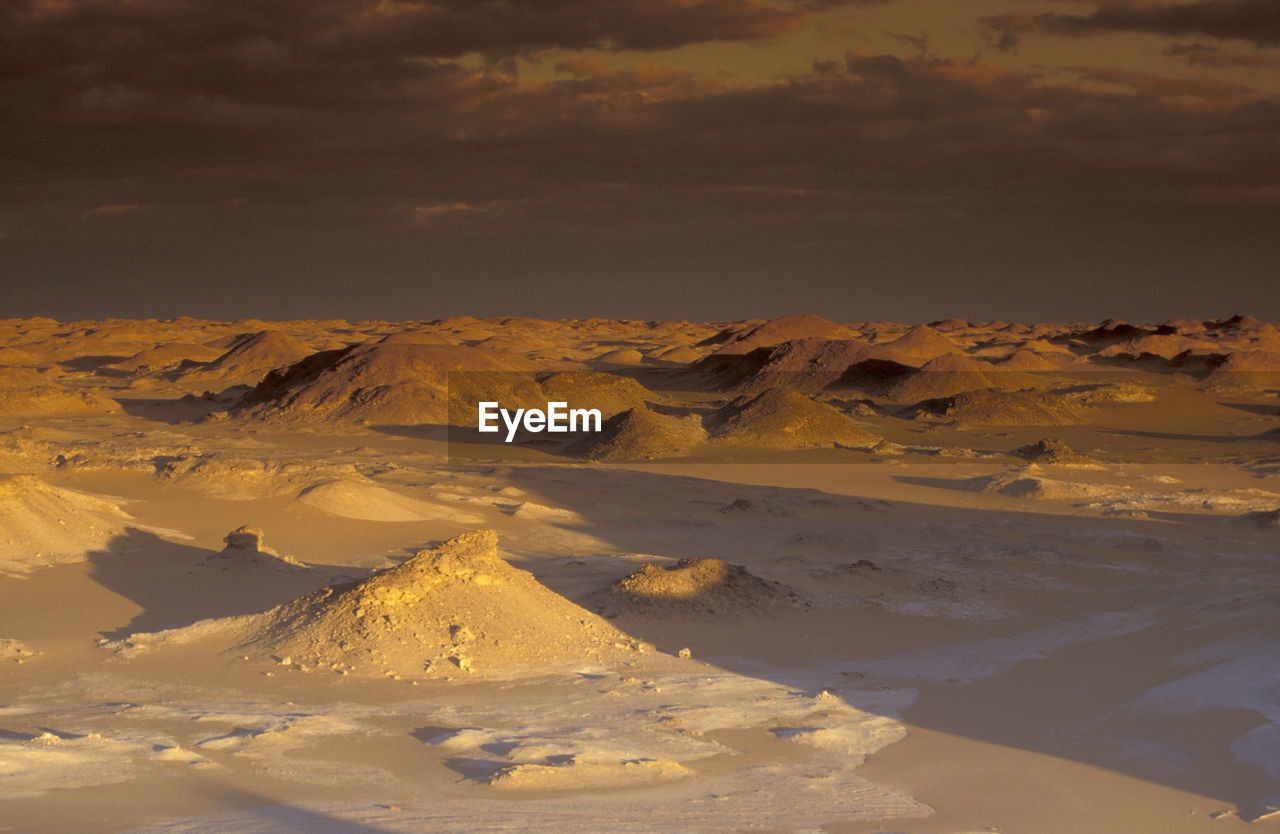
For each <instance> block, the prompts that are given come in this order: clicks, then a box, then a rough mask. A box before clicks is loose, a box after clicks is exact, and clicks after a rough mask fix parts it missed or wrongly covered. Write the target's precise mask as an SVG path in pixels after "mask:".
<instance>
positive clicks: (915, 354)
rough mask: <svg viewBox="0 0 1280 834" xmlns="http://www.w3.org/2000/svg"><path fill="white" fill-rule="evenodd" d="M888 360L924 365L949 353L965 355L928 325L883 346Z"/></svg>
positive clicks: (914, 328)
mask: <svg viewBox="0 0 1280 834" xmlns="http://www.w3.org/2000/svg"><path fill="white" fill-rule="evenodd" d="M883 347H884V348H885V351H886V354H885V358H886V359H892V360H893V361H895V362H901V363H902V364H904V365H922V364H924V363H925V362H928V361H929V360H930V359H936V358H937V357H939V356H945V355H946V354H948V353H963V350H962V349H961V347H960V346H959V345H958V344H956V343H955V342H953V341H951V340H950V339H948V338H947V337H946V336H943V335H942V334H941V333H939V332H938V331H936V330H934V329H933V328H932V327H930V326H929V325H927V324H918V325H916V326H915V327H913V328H911V329H910V330H908V331H907V332H906V333H904V334H903V335H901V336H899V337H898V338H896V339H894V340H893V341H891V342H888V343H886V344H884V345H883Z"/></svg>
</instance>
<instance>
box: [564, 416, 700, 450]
mask: <svg viewBox="0 0 1280 834" xmlns="http://www.w3.org/2000/svg"><path fill="white" fill-rule="evenodd" d="M602 429H603V430H602V431H601V432H600V433H598V434H593V435H589V436H588V437H586V438H584V439H583V440H581V441H579V442H578V443H576V444H574V446H573V447H571V449H570V453H571V454H573V455H575V456H577V457H582V458H587V459H589V460H598V461H605V462H611V463H617V462H625V461H637V460H653V459H655V458H671V457H681V456H683V455H687V454H689V453H690V452H692V451H693V450H695V449H696V448H697V447H698V446H700V445H702V444H703V443H705V442H706V440H707V432H706V430H705V429H703V427H702V419H701V418H699V417H698V416H697V415H690V416H688V417H671V416H669V415H666V414H659V413H657V412H655V411H652V410H650V409H648V408H646V407H645V406H637V407H635V408H632V409H630V410H628V411H624V412H622V413H621V414H618V415H615V416H614V417H612V418H610V419H608V420H606V421H605V423H604V426H603V427H602Z"/></svg>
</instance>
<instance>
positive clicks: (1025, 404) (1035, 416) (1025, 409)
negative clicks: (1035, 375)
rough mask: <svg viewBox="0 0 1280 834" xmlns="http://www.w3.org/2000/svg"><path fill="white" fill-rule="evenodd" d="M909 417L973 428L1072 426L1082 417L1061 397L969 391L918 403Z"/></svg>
mask: <svg viewBox="0 0 1280 834" xmlns="http://www.w3.org/2000/svg"><path fill="white" fill-rule="evenodd" d="M906 415H907V416H909V417H914V418H918V419H923V420H934V421H949V422H956V423H960V424H962V425H974V426H1069V425H1074V424H1076V423H1079V422H1080V415H1079V413H1078V412H1077V410H1076V409H1075V408H1074V407H1072V405H1071V404H1069V403H1068V402H1066V401H1065V399H1064V397H1063V396H1061V395H1059V394H1053V393H1042V392H1039V391H1000V390H995V389H985V390H982V391H966V392H964V393H961V394H957V395H955V396H954V397H942V398H939V399H932V400H925V401H923V402H920V403H916V404H915V405H914V406H912V407H911V408H909V409H908V410H907V411H906Z"/></svg>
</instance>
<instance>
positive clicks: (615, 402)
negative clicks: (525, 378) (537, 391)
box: [538, 371, 667, 419]
mask: <svg viewBox="0 0 1280 834" xmlns="http://www.w3.org/2000/svg"><path fill="white" fill-rule="evenodd" d="M538 384H539V385H541V386H542V392H543V397H544V401H545V402H565V403H568V404H569V407H570V408H598V409H600V413H601V414H602V415H603V417H604V418H605V419H608V418H610V417H612V416H614V415H615V414H619V413H621V412H623V411H628V410H630V409H632V408H636V407H637V406H644V405H645V404H646V403H658V404H662V403H665V402H666V401H667V398H666V397H663V396H662V395H660V394H655V393H654V392H652V391H650V390H649V389H648V388H645V387H644V386H643V385H641V384H640V383H638V382H636V381H635V380H634V379H631V378H630V377H625V376H619V375H618V374H609V373H603V372H599V371H561V372H559V373H552V374H545V375H543V376H540V377H538Z"/></svg>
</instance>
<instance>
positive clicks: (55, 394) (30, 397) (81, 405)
mask: <svg viewBox="0 0 1280 834" xmlns="http://www.w3.org/2000/svg"><path fill="white" fill-rule="evenodd" d="M119 412H120V405H119V404H118V403H117V402H116V401H115V400H113V399H111V397H108V396H107V395H106V394H103V393H101V392H98V391H92V390H88V391H72V390H70V389H67V388H61V387H59V386H56V385H33V386H22V387H13V388H7V387H0V417H57V416H64V415H65V416H73V415H80V414H117V413H119Z"/></svg>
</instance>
